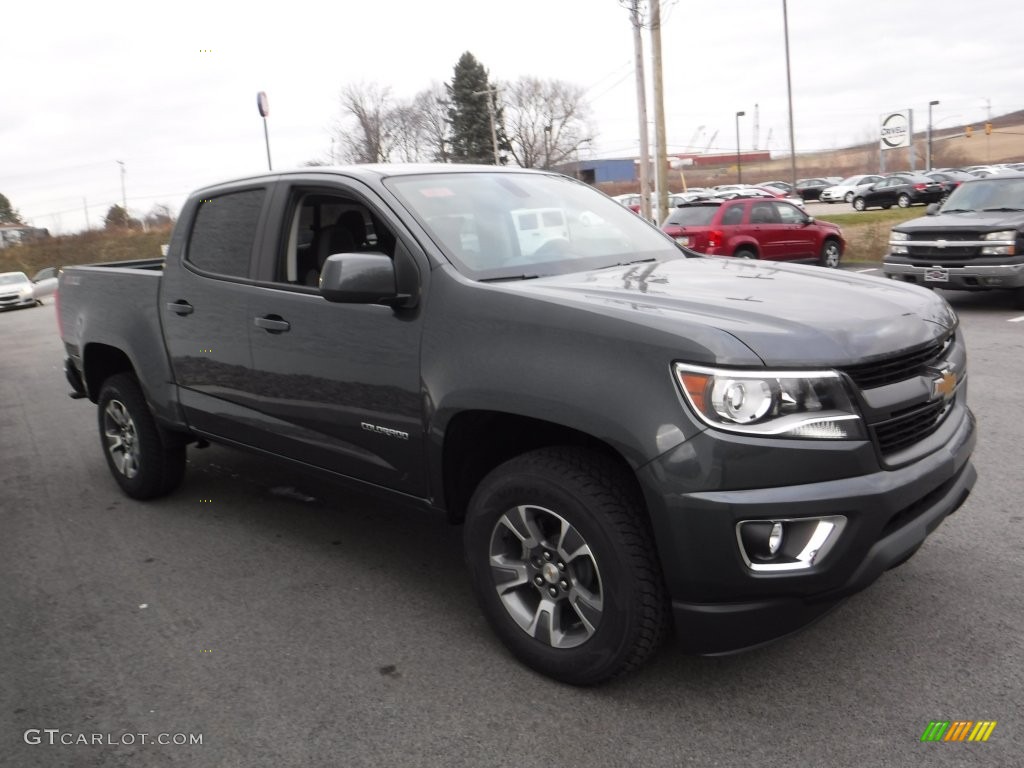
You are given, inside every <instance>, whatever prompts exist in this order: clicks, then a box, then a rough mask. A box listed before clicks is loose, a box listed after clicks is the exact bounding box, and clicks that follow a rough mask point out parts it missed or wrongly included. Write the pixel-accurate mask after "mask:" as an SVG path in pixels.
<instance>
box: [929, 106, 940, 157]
mask: <svg viewBox="0 0 1024 768" xmlns="http://www.w3.org/2000/svg"><path fill="white" fill-rule="evenodd" d="M938 103H939V102H938V101H929V102H928V162H927V163H926V166H927V168H928V170H929V171H930V170H931V169H932V107H934V106H935V105H936V104H938Z"/></svg>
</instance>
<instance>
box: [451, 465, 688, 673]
mask: <svg viewBox="0 0 1024 768" xmlns="http://www.w3.org/2000/svg"><path fill="white" fill-rule="evenodd" d="M642 507H643V502H642V500H641V497H640V493H639V490H638V489H636V487H635V483H634V481H633V479H632V478H631V477H629V476H628V474H627V473H626V471H625V470H623V469H622V468H621V467H620V466H619V465H618V464H617V463H616V462H614V461H613V460H612V459H610V458H609V457H607V456H605V455H603V454H601V453H597V452H594V451H589V450H584V449H577V448H569V447H562V448H543V449H540V450H536V451H531V452H529V453H526V454H523V455H521V456H518V457H516V458H514V459H511V460H509V461H507V462H505V463H504V464H502V465H500V466H499V467H497V468H496V469H494V470H493V471H492V472H491V473H490V474H488V475H487V477H485V478H484V479H483V481H482V482H481V483H480V485H479V486H478V487H477V489H476V491H475V492H474V494H473V498H472V499H471V500H470V504H469V510H468V512H467V515H466V525H465V549H466V561H467V563H468V565H469V570H470V574H471V576H472V579H473V587H474V589H475V591H476V595H477V599H478V600H479V602H480V606H481V608H482V610H483V613H484V615H485V616H486V618H487V621H488V622H489V623H490V625H491V627H492V628H493V629H494V631H495V633H496V634H497V635H498V637H499V638H500V639H501V641H502V642H503V643H504V644H505V646H506V647H507V648H508V649H509V650H510V651H511V652H512V654H513V655H514V656H516V657H517V658H518V659H519V660H520V661H522V662H523V663H524V664H526V665H527V666H528V667H531V668H532V669H535V670H536V671H538V672H540V673H542V674H544V675H547V676H549V677H552V678H554V679H556V680H561V681H562V682H566V683H570V684H572V685H595V684H597V683H601V682H604V681H606V680H608V679H610V678H612V677H615V676H616V675H620V674H622V673H625V672H628V671H630V670H632V669H635V668H636V667H638V666H640V664H642V663H643V662H644V661H645V660H646V659H647V658H648V657H649V656H650V655H651V654H652V653H654V651H655V650H656V649H657V647H658V645H659V644H660V643H661V641H662V639H663V638H664V636H665V634H666V632H667V628H668V603H667V598H666V593H665V588H664V585H663V582H662V576H661V568H660V565H659V562H658V557H657V554H656V552H655V547H654V540H653V537H652V535H651V532H650V528H649V523H648V521H647V520H646V519H645V516H644V512H643V509H642ZM497 558H500V561H501V563H502V564H503V565H504V567H502V564H498V565H496V564H495V561H496V559H497ZM499 577H510V578H499ZM499 590H500V591H499Z"/></svg>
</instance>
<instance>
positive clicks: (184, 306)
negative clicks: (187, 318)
mask: <svg viewBox="0 0 1024 768" xmlns="http://www.w3.org/2000/svg"><path fill="white" fill-rule="evenodd" d="M167 308H168V309H169V310H171V312H173V313H174V314H176V315H191V314H192V313H193V312H195V307H193V306H192V305H191V304H189V303H188V302H187V301H185V300H184V299H178V300H177V301H172V302H169V303H168V304H167Z"/></svg>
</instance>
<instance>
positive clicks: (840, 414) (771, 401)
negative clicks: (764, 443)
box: [674, 363, 867, 440]
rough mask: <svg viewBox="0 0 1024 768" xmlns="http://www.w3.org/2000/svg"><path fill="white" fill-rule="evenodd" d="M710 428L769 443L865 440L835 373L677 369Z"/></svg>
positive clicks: (690, 399) (685, 391) (693, 405)
mask: <svg viewBox="0 0 1024 768" xmlns="http://www.w3.org/2000/svg"><path fill="white" fill-rule="evenodd" d="M674 370H675V374H676V380H677V381H678V382H679V386H680V388H681V389H682V391H683V394H684V395H685V397H686V401H687V403H689V405H690V407H691V408H692V409H693V410H694V412H695V413H696V414H697V416H698V417H699V418H700V419H701V421H703V422H704V423H706V424H708V425H710V426H712V427H715V428H716V429H722V430H725V431H727V432H739V433H741V434H747V435H750V434H753V435H761V436H763V437H794V438H803V439H816V440H864V439H866V437H867V436H866V434H865V431H864V425H863V422H862V421H861V418H860V414H859V413H858V412H857V409H856V408H855V407H854V405H853V402H852V401H851V400H850V396H849V395H848V394H847V392H846V388H845V387H844V386H843V380H842V378H841V377H840V375H839V374H838V373H837V372H835V371H734V370H728V369H721V368H703V367H699V366H694V365H686V364H684V363H676V364H675V366H674Z"/></svg>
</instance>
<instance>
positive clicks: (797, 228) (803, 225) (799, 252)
mask: <svg viewBox="0 0 1024 768" xmlns="http://www.w3.org/2000/svg"><path fill="white" fill-rule="evenodd" d="M772 205H773V206H775V211H776V214H777V215H778V218H779V221H780V222H781V228H782V234H780V236H779V241H778V243H779V253H778V256H777V258H779V259H783V260H786V261H790V260H793V259H809V258H812V257H814V256H815V255H816V254H815V251H816V250H817V242H816V241H817V233H816V232H815V231H814V229H813V228H811V227H808V226H807V221H808V219H807V214H806V213H804V212H803V211H801V210H800V209H799V208H797V207H796V206H795V205H790V204H789V203H783V202H780V201H775V202H772Z"/></svg>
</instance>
